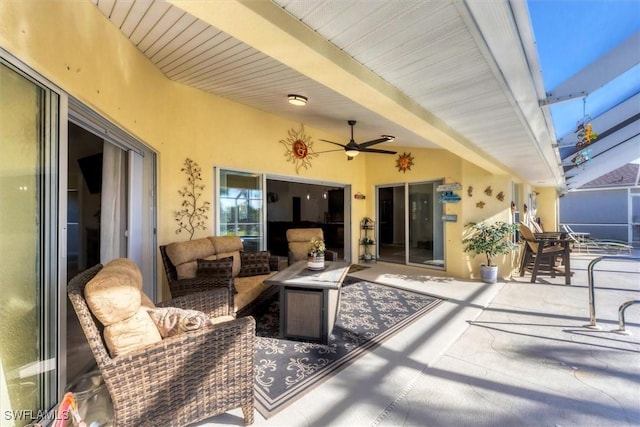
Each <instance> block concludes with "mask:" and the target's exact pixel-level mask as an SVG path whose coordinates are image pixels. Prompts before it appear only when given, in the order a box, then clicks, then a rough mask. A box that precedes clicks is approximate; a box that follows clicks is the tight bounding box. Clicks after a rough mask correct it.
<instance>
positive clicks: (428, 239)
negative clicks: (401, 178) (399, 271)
mask: <svg viewBox="0 0 640 427" xmlns="http://www.w3.org/2000/svg"><path fill="white" fill-rule="evenodd" d="M440 183H441V182H421V183H405V184H397V185H390V186H380V187H378V188H377V201H378V218H379V221H378V229H377V233H378V243H379V245H378V258H379V259H380V260H381V261H386V262H393V263H400V264H412V265H419V266H430V267H436V268H444V235H443V230H444V227H443V222H442V212H443V210H442V205H441V203H440V202H439V200H438V195H437V193H436V187H437V186H438V184H440Z"/></svg>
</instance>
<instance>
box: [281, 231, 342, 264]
mask: <svg viewBox="0 0 640 427" xmlns="http://www.w3.org/2000/svg"><path fill="white" fill-rule="evenodd" d="M314 237H316V238H320V239H322V240H324V233H323V231H322V228H290V229H288V230H287V246H288V259H289V265H291V264H293V263H294V262H296V261H300V260H306V259H307V254H308V252H309V247H310V246H311V239H312V238H314ZM324 258H325V260H326V261H338V253H337V252H336V251H331V250H325V252H324Z"/></svg>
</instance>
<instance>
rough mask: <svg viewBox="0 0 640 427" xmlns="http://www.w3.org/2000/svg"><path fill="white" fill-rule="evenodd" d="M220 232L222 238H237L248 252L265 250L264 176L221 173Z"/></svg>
mask: <svg viewBox="0 0 640 427" xmlns="http://www.w3.org/2000/svg"><path fill="white" fill-rule="evenodd" d="M219 174H220V175H219V178H218V182H219V186H218V187H219V192H220V197H219V198H218V200H220V203H219V204H218V206H219V210H218V215H219V221H218V224H219V228H218V233H219V234H220V235H221V236H227V235H236V236H240V238H241V239H242V244H243V246H244V250H245V251H259V250H261V249H262V247H263V244H264V243H263V236H264V231H263V225H262V224H263V208H262V204H263V199H264V196H263V191H262V176H261V175H259V174H252V173H246V172H236V171H230V170H219Z"/></svg>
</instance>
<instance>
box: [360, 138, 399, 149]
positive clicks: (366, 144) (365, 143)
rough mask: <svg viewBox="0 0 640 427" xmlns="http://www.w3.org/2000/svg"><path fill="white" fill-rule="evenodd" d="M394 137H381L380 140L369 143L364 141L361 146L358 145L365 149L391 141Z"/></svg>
mask: <svg viewBox="0 0 640 427" xmlns="http://www.w3.org/2000/svg"><path fill="white" fill-rule="evenodd" d="M393 140H394V137H393V136H391V135H382V137H381V138H378V139H373V140H371V141H366V142H363V143H361V144H358V145H359V147H360V148H367V147H370V146H372V145H375V144H380V143H381V142H387V141H393Z"/></svg>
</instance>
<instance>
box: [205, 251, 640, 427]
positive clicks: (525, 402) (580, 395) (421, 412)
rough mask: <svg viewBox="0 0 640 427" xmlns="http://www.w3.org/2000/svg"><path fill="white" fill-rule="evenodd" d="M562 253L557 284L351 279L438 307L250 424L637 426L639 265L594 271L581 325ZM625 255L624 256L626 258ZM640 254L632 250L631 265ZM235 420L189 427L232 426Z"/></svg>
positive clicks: (386, 267) (579, 303)
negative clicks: (418, 296)
mask: <svg viewBox="0 0 640 427" xmlns="http://www.w3.org/2000/svg"><path fill="white" fill-rule="evenodd" d="M600 255H602V254H575V253H574V254H573V255H572V258H571V261H572V271H573V272H574V276H573V278H572V284H571V285H564V279H563V278H560V277H558V278H549V277H547V276H543V277H540V278H539V279H538V280H537V283H530V282H529V280H530V276H529V275H525V277H523V278H520V277H514V278H512V279H511V280H508V281H505V282H499V283H496V284H491V285H489V284H484V283H480V282H476V281H460V280H455V279H452V278H448V277H445V276H441V275H438V274H437V272H433V271H431V270H424V269H420V268H413V267H406V266H400V265H394V264H385V263H377V264H369V265H370V266H371V268H369V269H366V270H363V271H360V272H358V273H355V274H354V276H357V277H360V278H363V279H366V280H371V281H375V282H379V283H386V284H390V285H393V286H398V287H403V288H406V289H411V290H416V291H419V292H424V293H428V294H431V295H434V296H438V297H440V298H444V299H446V301H445V302H444V303H442V304H440V305H439V306H438V307H436V309H434V310H433V311H432V312H430V313H429V314H427V315H426V316H424V317H423V318H421V319H419V320H418V321H416V322H415V323H413V324H412V325H410V326H409V327H407V328H405V329H404V330H403V331H401V332H400V333H398V334H396V335H395V336H393V337H392V338H390V339H389V340H387V341H386V342H385V343H384V344H383V345H382V346H381V347H379V348H377V349H376V350H374V351H372V352H370V353H368V354H366V355H364V356H363V357H361V358H359V359H358V360H357V361H356V362H355V363H353V364H352V365H351V366H349V367H348V368H346V369H344V370H343V371H341V372H340V373H338V374H337V375H335V376H334V377H332V378H331V379H329V380H327V381H325V382H324V383H322V384H321V385H320V386H318V387H316V388H314V389H313V390H312V391H310V392H309V393H307V394H305V395H303V396H302V397H300V398H299V399H298V400H297V401H296V402H294V403H293V404H292V405H291V406H289V407H287V408H285V409H284V410H283V411H281V412H279V413H278V414H276V415H274V416H272V417H271V418H269V419H267V420H265V419H264V418H263V417H262V416H261V415H260V414H259V413H258V412H256V414H255V415H256V419H255V423H254V425H255V426H563V427H567V426H637V425H640V305H634V306H631V307H629V309H628V310H627V311H626V321H627V330H628V331H629V332H630V333H631V334H630V335H621V334H618V333H615V332H612V330H614V329H617V328H618V306H619V305H620V304H621V303H622V302H624V301H626V300H630V299H639V298H638V290H639V289H640V263H638V261H621V260H609V259H606V260H603V261H602V262H600V263H598V264H597V266H596V268H595V270H594V271H595V274H594V277H595V284H596V294H595V296H596V299H595V300H596V309H597V323H598V326H600V327H601V329H600V330H594V329H589V328H585V327H584V325H586V324H588V323H589V306H588V301H589V300H588V295H589V293H588V278H587V266H588V264H589V262H590V261H591V260H593V259H594V258H595V257H597V256H600ZM625 255H627V256H628V254H625ZM639 255H640V253H639V252H638V250H636V251H635V252H634V254H633V256H634V257H637V256H639ZM242 424H243V420H242V415H241V411H240V410H239V409H238V410H234V411H230V412H229V413H226V414H223V415H219V416H217V417H213V418H210V419H209V420H207V421H206V422H202V423H199V424H197V425H198V426H221V425H222V426H224V425H230V426H237V425H242Z"/></svg>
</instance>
